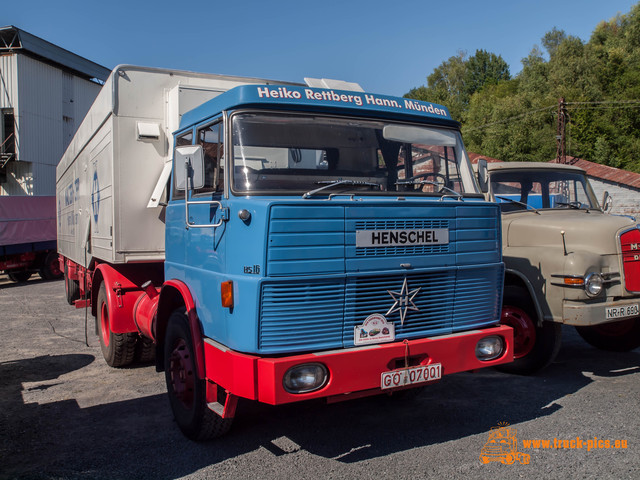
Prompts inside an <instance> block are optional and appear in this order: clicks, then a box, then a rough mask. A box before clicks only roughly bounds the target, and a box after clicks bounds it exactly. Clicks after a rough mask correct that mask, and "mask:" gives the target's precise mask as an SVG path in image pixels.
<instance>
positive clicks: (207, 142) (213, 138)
mask: <svg viewBox="0 0 640 480" xmlns="http://www.w3.org/2000/svg"><path fill="white" fill-rule="evenodd" d="M222 130H223V129H222V122H218V123H214V124H213V125H209V126H208V127H204V128H202V129H200V130H198V143H199V144H200V145H202V150H203V153H204V187H203V188H201V189H199V190H197V191H196V192H195V193H208V192H222V190H223V187H224V162H223V158H222V156H223V154H224V149H223V139H222Z"/></svg>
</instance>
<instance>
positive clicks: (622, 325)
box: [594, 318, 636, 337]
mask: <svg viewBox="0 0 640 480" xmlns="http://www.w3.org/2000/svg"><path fill="white" fill-rule="evenodd" d="M635 322H636V319H635V318H630V319H629V320H622V321H620V322H613V323H602V324H600V325H595V326H594V330H595V331H596V332H598V333H599V334H600V335H604V336H606V337H623V336H625V335H627V334H629V333H631V330H633V326H634V325H635Z"/></svg>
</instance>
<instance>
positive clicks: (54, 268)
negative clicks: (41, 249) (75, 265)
mask: <svg viewBox="0 0 640 480" xmlns="http://www.w3.org/2000/svg"><path fill="white" fill-rule="evenodd" d="M38 273H39V274H40V277H42V279H44V280H55V279H57V278H60V277H62V275H63V274H62V272H61V271H60V261H59V260H58V253H57V252H49V253H47V256H46V257H45V258H44V262H43V264H42V267H40V270H39V271H38Z"/></svg>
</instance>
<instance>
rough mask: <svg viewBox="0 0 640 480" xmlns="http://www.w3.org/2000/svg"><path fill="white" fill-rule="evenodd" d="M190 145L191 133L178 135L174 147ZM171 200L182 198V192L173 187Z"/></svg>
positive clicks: (191, 141) (191, 140)
mask: <svg viewBox="0 0 640 480" xmlns="http://www.w3.org/2000/svg"><path fill="white" fill-rule="evenodd" d="M192 144H193V132H187V133H183V134H182V135H179V136H177V137H176V147H181V146H183V145H192ZM174 168H175V166H174ZM173 178H175V175H174V176H173ZM172 198H173V199H174V200H177V199H180V198H184V191H178V190H176V188H175V185H174V188H173V196H172Z"/></svg>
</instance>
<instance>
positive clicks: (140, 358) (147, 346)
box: [135, 336, 156, 363]
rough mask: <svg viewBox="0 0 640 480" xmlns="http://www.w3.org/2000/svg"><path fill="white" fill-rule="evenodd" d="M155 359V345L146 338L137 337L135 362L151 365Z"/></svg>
mask: <svg viewBox="0 0 640 480" xmlns="http://www.w3.org/2000/svg"><path fill="white" fill-rule="evenodd" d="M155 358H156V344H155V343H153V341H152V340H150V339H148V338H147V337H142V336H139V337H138V342H137V343H136V353H135V362H136V363H151V362H153V361H154V360H155Z"/></svg>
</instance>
